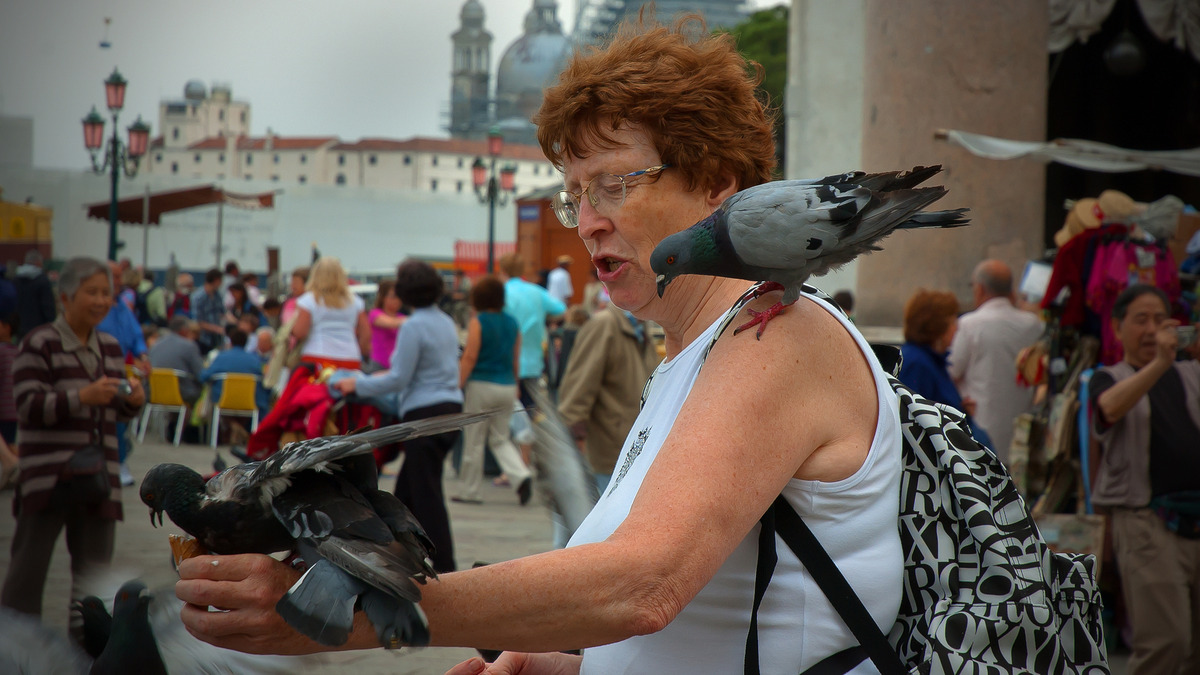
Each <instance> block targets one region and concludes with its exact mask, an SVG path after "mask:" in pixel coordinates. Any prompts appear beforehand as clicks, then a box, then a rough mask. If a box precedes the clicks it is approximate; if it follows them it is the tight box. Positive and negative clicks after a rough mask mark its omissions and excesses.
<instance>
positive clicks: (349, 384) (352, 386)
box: [333, 377, 358, 395]
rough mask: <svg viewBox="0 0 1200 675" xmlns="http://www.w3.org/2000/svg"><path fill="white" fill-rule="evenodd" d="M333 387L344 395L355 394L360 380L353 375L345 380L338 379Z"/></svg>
mask: <svg viewBox="0 0 1200 675" xmlns="http://www.w3.org/2000/svg"><path fill="white" fill-rule="evenodd" d="M333 388H334V389H337V390H338V391H340V392H342V394H343V395H346V394H353V393H354V391H355V390H356V389H358V380H357V379H356V378H353V377H347V378H346V379H344V380H338V381H337V382H334V383H333Z"/></svg>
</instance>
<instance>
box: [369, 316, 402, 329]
mask: <svg viewBox="0 0 1200 675" xmlns="http://www.w3.org/2000/svg"><path fill="white" fill-rule="evenodd" d="M406 320H408V317H407V316H404V315H403V314H397V315H396V316H392V315H390V314H388V313H387V312H375V316H373V317H371V325H372V326H374V327H376V328H399V327H400V326H403V325H404V322H405V321H406Z"/></svg>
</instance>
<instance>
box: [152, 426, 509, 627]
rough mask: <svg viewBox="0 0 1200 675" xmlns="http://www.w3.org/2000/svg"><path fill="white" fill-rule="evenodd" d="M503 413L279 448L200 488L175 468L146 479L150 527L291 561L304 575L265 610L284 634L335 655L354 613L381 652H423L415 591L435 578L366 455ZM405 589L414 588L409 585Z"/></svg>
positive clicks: (416, 531)
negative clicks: (293, 557) (366, 622)
mask: <svg viewBox="0 0 1200 675" xmlns="http://www.w3.org/2000/svg"><path fill="white" fill-rule="evenodd" d="M498 412H503V413H505V414H509V413H511V411H510V410H509V409H504V410H503V411H485V412H480V413H455V414H451V415H440V416H437V417H430V418H426V419H423V420H417V421H413V422H406V423H403V424H394V425H391V426H387V427H383V428H380V429H376V430H373V431H366V432H363V433H355V434H348V435H344V436H327V437H323V438H314V439H310V440H306V441H298V442H296V443H291V444H288V445H287V446H285V447H284V448H282V449H281V450H279V452H277V453H275V454H273V455H271V456H270V457H268V458H267V459H264V460H262V461H258V462H250V463H248V464H238V465H235V466H231V467H229V468H227V469H225V470H224V471H222V472H220V473H218V474H217V475H215V476H213V477H212V478H211V479H209V480H208V481H207V482H206V481H205V480H204V479H203V478H202V477H201V476H200V474H198V473H196V472H195V471H193V470H191V469H190V468H188V467H185V466H181V465H179V464H159V465H158V466H155V467H154V468H152V469H151V470H150V472H149V473H147V474H146V477H145V479H144V480H143V481H142V485H141V488H140V494H141V498H142V501H143V502H145V503H146V505H148V506H149V507H150V520H151V522H154V519H155V517H156V516H157V518H158V522H159V524H161V523H162V514H163V512H164V511H165V512H166V513H167V515H169V516H170V517H171V520H172V521H174V522H175V524H176V525H178V526H179V527H181V528H182V529H183V530H184V531H186V532H187V533H188V534H190V535H192V536H193V537H195V538H196V539H197V540H198V541H199V542H200V544H201V545H202V546H203V547H204V548H206V549H207V550H209V551H212V552H213V553H217V554H235V553H275V552H279V551H287V552H290V553H296V554H298V555H299V556H300V557H301V558H303V559H304V561H305V563H307V564H308V569H307V570H306V571H305V573H304V575H303V576H302V577H301V578H300V580H299V581H298V582H296V584H295V585H294V586H293V587H292V588H291V589H290V590H289V591H288V592H287V594H286V595H284V597H283V598H282V599H281V600H280V601H279V603H278V604H277V605H276V611H278V612H279V614H280V616H281V617H282V618H283V619H284V620H285V621H287V623H288V624H289V625H291V626H292V627H293V628H295V629H296V630H298V631H299V632H301V633H303V634H304V635H307V636H308V637H310V638H312V639H313V640H316V641H317V642H320V643H321V644H324V645H330V646H337V645H341V644H345V642H346V640H347V639H348V638H349V634H350V631H351V629H352V628H353V623H354V611H355V609H356V608H361V609H363V611H365V612H366V613H367V617H368V618H369V619H370V620H371V622H372V624H373V625H374V626H375V629H376V632H377V634H378V637H379V640H380V643H381V644H383V645H384V646H387V647H392V648H395V647H399V646H401V645H414V646H420V645H424V644H428V642H429V631H428V625H427V623H426V621H425V617H424V615H423V614H422V613H421V610H420V608H419V607H417V605H416V603H417V601H419V600H420V599H421V591H420V589H419V588H418V586H417V584H423V583H425V580H426V578H427V577H433V578H436V577H437V574H436V572H435V571H434V569H433V567H432V564H431V563H430V561H429V555H430V553H431V552H432V550H433V545H432V543H431V542H430V541H429V538H428V537H427V536H426V535H425V531H424V530H423V529H422V527H421V525H420V523H418V522H417V521H416V519H415V518H414V517H413V515H412V514H411V513H410V512H409V511H408V509H407V508H406V507H405V506H404V505H403V504H402V503H401V502H400V501H399V500H398V499H396V497H395V496H393V495H392V494H391V493H388V492H384V491H382V490H380V489H379V488H378V486H379V479H378V473H377V470H376V468H375V460H374V457H373V455H372V454H371V453H372V450H374V449H375V448H376V447H379V446H384V445H390V444H392V443H398V442H400V441H404V440H407V439H411V438H417V437H420V436H428V435H433V434H439V433H444V432H447V431H453V430H456V429H459V428H461V427H463V426H466V425H468V424H472V423H474V422H479V421H482V420H484V419H486V418H488V417H490V416H491V415H494V414H497V413H498ZM414 582H415V583H414Z"/></svg>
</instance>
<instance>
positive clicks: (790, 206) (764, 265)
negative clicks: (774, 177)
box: [725, 181, 871, 278]
mask: <svg viewBox="0 0 1200 675" xmlns="http://www.w3.org/2000/svg"><path fill="white" fill-rule="evenodd" d="M751 190H753V192H751ZM751 190H747V191H746V194H745V195H744V197H743V198H742V199H741V200H740V201H738V202H737V203H736V204H731V205H730V207H729V209H728V211H727V212H726V215H725V225H726V227H727V228H728V233H729V240H730V244H731V245H732V246H733V249H734V251H735V253H736V254H737V256H738V257H739V258H740V259H741V260H742V262H743V264H745V265H747V266H749V267H753V268H758V269H761V270H786V271H788V272H793V271H800V270H801V269H803V268H805V267H807V266H808V265H809V263H810V261H812V260H814V259H816V258H818V257H820V256H821V255H823V254H825V253H826V252H827V251H830V250H833V249H835V248H836V247H837V246H838V244H839V242H840V240H841V238H842V236H843V235H844V233H845V231H846V229H847V227H848V226H850V225H851V224H852V223H853V222H854V221H855V219H856V218H858V216H859V214H860V212H861V211H862V209H864V208H865V207H866V205H867V204H868V203H869V202H870V200H871V193H870V191H869V190H866V189H865V188H861V187H859V186H857V185H853V184H847V183H841V184H830V185H825V184H807V183H805V182H803V181H779V182H775V183H765V184H763V185H761V186H758V188H751ZM770 276H771V275H769V274H765V275H762V278H770Z"/></svg>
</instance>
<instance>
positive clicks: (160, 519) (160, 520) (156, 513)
mask: <svg viewBox="0 0 1200 675" xmlns="http://www.w3.org/2000/svg"><path fill="white" fill-rule="evenodd" d="M155 516H158V522H157V523H155V522H154V517H155ZM162 524H163V512H162V511H155V510H154V509H150V526H151V527H162Z"/></svg>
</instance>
